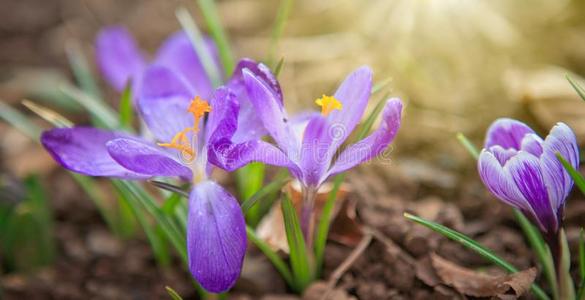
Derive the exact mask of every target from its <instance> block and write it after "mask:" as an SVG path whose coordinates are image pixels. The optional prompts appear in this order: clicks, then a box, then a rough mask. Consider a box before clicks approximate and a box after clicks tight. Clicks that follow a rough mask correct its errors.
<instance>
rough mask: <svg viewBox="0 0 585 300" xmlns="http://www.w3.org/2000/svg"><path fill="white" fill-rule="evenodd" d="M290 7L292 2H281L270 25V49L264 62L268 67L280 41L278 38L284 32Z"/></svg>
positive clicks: (286, 0) (289, 0) (272, 60)
mask: <svg viewBox="0 0 585 300" xmlns="http://www.w3.org/2000/svg"><path fill="white" fill-rule="evenodd" d="M292 5H293V0H282V1H281V2H280V6H279V7H278V12H277V13H276V18H275V19H274V25H272V35H271V36H270V47H269V49H268V55H267V58H266V62H267V63H268V65H269V66H272V64H273V62H274V56H275V55H276V48H277V46H278V41H280V37H281V36H282V33H283V32H284V26H285V25H286V20H287V19H288V15H289V14H290V10H291V8H292Z"/></svg>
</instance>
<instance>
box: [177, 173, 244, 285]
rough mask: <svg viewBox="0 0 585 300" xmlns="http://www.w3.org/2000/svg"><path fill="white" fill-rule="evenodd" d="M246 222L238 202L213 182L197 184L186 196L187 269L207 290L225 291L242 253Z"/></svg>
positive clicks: (232, 281)
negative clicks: (187, 216)
mask: <svg viewBox="0 0 585 300" xmlns="http://www.w3.org/2000/svg"><path fill="white" fill-rule="evenodd" d="M246 246H247V244H246V223H245V221H244V215H243V214H242V210H241V208H240V205H239V204H238V201H236V199H235V198H234V197H233V196H232V195H230V194H229V193H228V192H227V191H226V190H224V189H223V188H222V187H221V186H219V185H218V184H217V183H215V182H213V181H204V182H201V183H199V184H197V185H196V186H195V187H194V188H193V191H192V192H191V195H190V196H189V221H188V227H187V251H188V255H189V270H190V271H191V274H192V275H193V277H195V279H196V280H197V282H199V284H201V286H202V287H203V288H204V289H206V290H207V291H210V292H213V293H220V292H224V291H227V290H229V289H230V288H231V287H232V286H233V285H234V284H235V282H236V280H237V279H238V277H239V276H240V272H241V270H242V264H243V261H244V255H245V254H246Z"/></svg>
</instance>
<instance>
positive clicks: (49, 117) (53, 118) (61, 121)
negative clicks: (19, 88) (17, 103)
mask: <svg viewBox="0 0 585 300" xmlns="http://www.w3.org/2000/svg"><path fill="white" fill-rule="evenodd" d="M22 105H24V106H25V107H26V108H28V109H30V110H31V111H32V112H34V113H35V114H37V115H38V116H39V117H41V118H43V119H44V120H45V121H47V122H49V123H51V124H53V125H54V126H56V127H72V126H73V122H71V121H69V120H67V119H66V118H65V117H63V116H62V115H60V114H58V113H57V112H55V111H53V110H51V109H48V108H46V107H44V106H41V105H38V104H36V103H34V102H32V101H29V100H22Z"/></svg>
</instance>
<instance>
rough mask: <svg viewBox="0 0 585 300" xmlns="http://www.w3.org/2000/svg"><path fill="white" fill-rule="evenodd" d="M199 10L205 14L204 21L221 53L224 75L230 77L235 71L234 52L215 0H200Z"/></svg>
mask: <svg viewBox="0 0 585 300" xmlns="http://www.w3.org/2000/svg"><path fill="white" fill-rule="evenodd" d="M197 3H198V4H199V8H200V9H201V13H202V14H203V19H204V20H205V24H207V28H208V29H209V32H210V33H211V36H212V37H213V40H214V41H215V44H216V45H217V49H218V51H219V58H220V60H221V64H222V65H223V68H224V74H225V76H226V77H229V76H230V75H231V73H232V72H233V70H234V66H235V62H234V56H233V54H232V50H231V48H230V45H229V42H228V39H227V35H226V34H225V32H224V30H223V26H221V22H220V21H219V15H218V13H217V7H216V6H215V1H214V0H198V1H197Z"/></svg>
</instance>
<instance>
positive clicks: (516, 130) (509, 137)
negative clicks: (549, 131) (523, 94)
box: [484, 118, 534, 150]
mask: <svg viewBox="0 0 585 300" xmlns="http://www.w3.org/2000/svg"><path fill="white" fill-rule="evenodd" d="M529 133H534V131H533V130H532V129H530V127H528V126H527V125H526V124H524V123H522V122H520V121H516V120H513V119H508V118H501V119H497V120H496V121H494V122H493V123H492V125H491V126H490V128H489V129H488V132H487V136H486V139H485V144H484V148H486V149H487V148H490V147H491V146H494V145H500V146H501V147H502V148H504V149H508V148H513V149H516V150H520V147H521V143H522V139H523V138H524V136H525V135H526V134H529Z"/></svg>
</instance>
